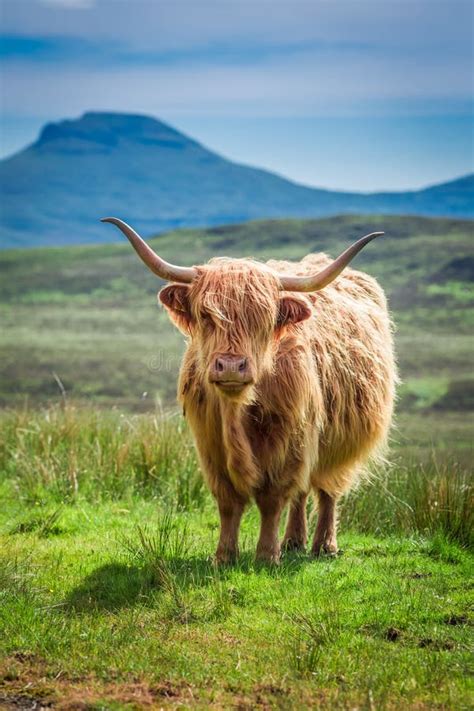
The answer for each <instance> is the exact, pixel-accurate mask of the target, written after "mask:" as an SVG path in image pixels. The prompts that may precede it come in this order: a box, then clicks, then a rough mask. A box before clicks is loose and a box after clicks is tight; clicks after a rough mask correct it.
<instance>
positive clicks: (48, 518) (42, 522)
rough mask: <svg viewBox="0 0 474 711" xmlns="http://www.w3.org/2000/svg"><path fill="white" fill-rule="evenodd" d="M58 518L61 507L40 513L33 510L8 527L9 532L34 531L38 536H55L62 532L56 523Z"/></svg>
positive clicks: (12, 533) (59, 517) (13, 533)
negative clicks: (30, 513)
mask: <svg viewBox="0 0 474 711" xmlns="http://www.w3.org/2000/svg"><path fill="white" fill-rule="evenodd" d="M60 519H61V507H60V508H57V509H54V510H53V511H45V512H43V513H41V514H38V513H37V512H34V513H33V514H32V515H29V516H28V517H27V518H25V519H23V520H22V521H19V522H18V523H16V524H15V525H14V526H13V527H12V528H11V529H10V534H11V535H15V534H18V533H33V532H36V533H37V534H38V536H43V537H48V536H57V535H59V534H61V533H63V532H64V529H63V528H61V526H59V525H58V524H59V521H60Z"/></svg>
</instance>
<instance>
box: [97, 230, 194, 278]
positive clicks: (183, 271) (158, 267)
mask: <svg viewBox="0 0 474 711" xmlns="http://www.w3.org/2000/svg"><path fill="white" fill-rule="evenodd" d="M101 222H110V223H111V224H112V225H115V226H116V227H118V228H119V230H121V231H122V232H123V233H124V235H125V237H127V239H128V240H129V242H130V244H131V245H132V247H133V249H134V250H135V252H136V253H137V254H138V256H139V257H140V259H141V260H142V261H143V262H145V264H146V265H147V267H148V269H151V271H152V272H153V273H154V274H156V275H157V276H159V277H161V278H162V279H165V280H166V281H178V282H181V283H183V284H189V283H190V282H192V280H193V279H194V277H195V276H196V270H195V269H193V267H177V266H175V265H174V264H169V263H168V262H165V260H164V259H162V258H161V257H159V256H158V255H157V254H156V253H155V252H154V251H153V250H152V248H151V247H149V246H148V245H147V243H146V242H144V241H143V240H142V238H141V237H140V235H138V234H137V233H136V232H135V230H133V229H132V228H131V227H130V225H127V223H126V222H123V221H122V220H119V219H118V218H117V217H103V218H102V219H101Z"/></svg>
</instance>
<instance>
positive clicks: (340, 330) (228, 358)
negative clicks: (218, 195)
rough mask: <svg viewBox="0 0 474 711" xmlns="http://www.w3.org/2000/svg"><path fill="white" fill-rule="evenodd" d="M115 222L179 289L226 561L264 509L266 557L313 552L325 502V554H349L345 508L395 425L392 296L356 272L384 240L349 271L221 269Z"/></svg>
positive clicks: (335, 265) (183, 387) (173, 300)
mask: <svg viewBox="0 0 474 711" xmlns="http://www.w3.org/2000/svg"><path fill="white" fill-rule="evenodd" d="M104 221H105V222H111V223H112V224H115V225H116V226H117V227H119V228H120V229H121V230H122V232H123V233H124V234H125V235H126V237H127V238H128V239H129V240H130V242H131V244H132V246H133V247H134V249H135V250H136V252H137V253H138V255H139V256H140V257H141V259H142V260H143V261H144V262H145V264H146V265H147V266H148V267H149V268H150V269H151V270H152V271H153V272H154V273H155V274H156V275H157V276H159V277H161V278H162V279H165V280H167V281H171V282H173V283H172V284H170V285H168V286H165V287H164V288H163V289H162V290H161V291H160V293H159V299H160V301H161V302H162V304H164V306H165V307H166V309H167V311H168V313H169V315H170V317H171V320H172V321H173V322H174V323H175V324H176V326H177V327H178V328H179V329H180V330H181V331H182V332H183V333H184V334H185V335H186V336H187V337H188V345H187V349H186V353H185V355H184V359H183V363H182V367H181V372H180V376H179V388H178V395H179V401H180V402H181V404H182V406H183V411H184V413H185V416H186V418H187V420H188V421H189V424H190V426H191V430H192V432H193V434H194V438H195V441H196V446H197V450H198V453H199V458H200V461H201V465H202V469H203V472H204V476H205V478H206V481H207V484H208V485H209V488H210V490H211V492H212V494H213V495H214V497H215V499H216V501H217V505H218V508H219V514H220V523H221V527H220V538H219V543H218V546H217V551H216V560H217V561H218V562H228V561H231V560H233V559H235V557H236V556H237V554H238V531H239V525H240V520H241V517H242V514H243V512H244V509H245V507H246V505H247V504H248V503H249V502H250V501H251V500H252V499H253V500H254V501H255V502H256V504H257V506H258V508H259V511H260V516H261V528H260V537H259V541H258V544H257V558H259V559H262V560H265V561H271V562H277V561H278V560H279V557H280V550H281V547H283V548H284V549H303V548H304V547H305V546H306V542H307V521H306V501H307V498H308V495H309V494H310V493H311V492H314V494H315V496H316V499H317V503H318V521H317V525H316V531H315V534H314V539H313V544H312V553H313V554H314V555H320V554H322V553H326V554H330V555H334V554H336V553H337V541H336V505H337V500H338V498H339V497H340V496H341V495H342V494H344V493H345V492H347V491H348V490H349V489H350V488H351V486H353V485H354V484H355V483H356V482H357V481H358V480H359V479H360V476H361V474H362V472H363V471H365V469H366V465H367V463H368V462H369V460H370V459H373V458H374V457H376V456H377V455H378V454H380V452H381V451H382V450H383V448H384V445H385V443H386V439H387V434H388V430H389V427H390V422H391V417H392V407H393V400H394V385H395V381H396V368H395V364H394V356H393V348H392V334H391V323H390V318H389V315H388V312H387V305H386V300H385V296H384V293H383V291H382V289H381V288H380V286H379V285H378V284H377V282H376V281H375V279H373V278H372V277H370V276H368V275H367V274H364V273H362V272H358V271H354V270H352V269H345V267H346V266H347V264H348V263H349V262H350V261H351V259H352V258H353V257H354V256H355V255H356V254H357V253H358V252H359V251H360V250H361V249H362V247H364V246H365V245H366V244H368V242H370V241H371V240H372V239H373V238H374V237H377V236H378V235H380V234H383V233H373V234H370V235H367V236H366V237H363V238H362V239H360V240H359V241H358V242H356V243H355V244H354V245H352V246H351V247H349V249H347V250H346V251H345V252H343V254H341V255H340V257H338V259H336V260H335V261H332V260H331V259H329V258H328V257H327V256H326V255H324V254H310V255H308V256H307V257H305V258H304V259H303V260H302V261H301V262H298V263H290V262H283V261H281V262H280V261H269V262H267V263H266V264H263V263H259V262H257V261H254V260H251V259H228V258H216V259H211V261H210V262H209V263H208V264H205V265H202V266H197V267H192V268H190V267H177V266H174V265H171V264H168V263H167V262H165V261H164V260H162V259H161V258H160V257H159V256H158V255H157V254H155V252H153V250H152V249H151V248H150V247H149V246H148V245H147V244H146V243H145V242H144V241H143V240H142V239H141V238H140V237H139V236H138V235H137V234H136V232H134V230H132V229H131V228H130V227H129V226H128V225H126V224H125V223H124V222H122V221H121V220H118V219H117V218H105V219H104ZM344 269H345V271H344V273H343V274H341V272H342V271H343V270H344ZM287 504H289V512H288V520H287V525H286V532H285V535H284V538H283V541H282V545H281V546H280V542H279V540H278V527H279V522H280V517H281V514H282V511H283V509H284V508H285V506H286V505H287Z"/></svg>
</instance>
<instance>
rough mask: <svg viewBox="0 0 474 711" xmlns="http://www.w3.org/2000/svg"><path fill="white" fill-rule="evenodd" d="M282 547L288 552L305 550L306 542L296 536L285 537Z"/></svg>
mask: <svg viewBox="0 0 474 711" xmlns="http://www.w3.org/2000/svg"><path fill="white" fill-rule="evenodd" d="M281 549H282V551H285V552H286V553H289V552H290V551H304V550H305V549H306V542H305V541H301V540H298V539H296V538H284V539H283V540H282V542H281Z"/></svg>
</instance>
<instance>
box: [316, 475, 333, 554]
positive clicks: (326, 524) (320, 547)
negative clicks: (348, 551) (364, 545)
mask: <svg viewBox="0 0 474 711" xmlns="http://www.w3.org/2000/svg"><path fill="white" fill-rule="evenodd" d="M316 494H317V497H318V523H317V525H316V531H315V534H314V541H313V546H312V549H311V552H312V554H313V555H315V556H319V555H324V554H327V555H336V553H337V539H336V529H337V517H336V506H337V500H336V498H334V497H332V496H330V495H329V494H327V493H326V492H325V491H323V490H322V489H317V490H316Z"/></svg>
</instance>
